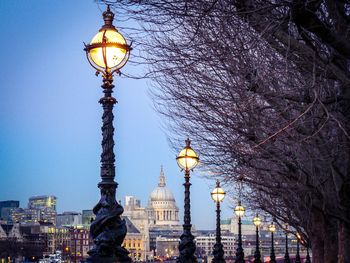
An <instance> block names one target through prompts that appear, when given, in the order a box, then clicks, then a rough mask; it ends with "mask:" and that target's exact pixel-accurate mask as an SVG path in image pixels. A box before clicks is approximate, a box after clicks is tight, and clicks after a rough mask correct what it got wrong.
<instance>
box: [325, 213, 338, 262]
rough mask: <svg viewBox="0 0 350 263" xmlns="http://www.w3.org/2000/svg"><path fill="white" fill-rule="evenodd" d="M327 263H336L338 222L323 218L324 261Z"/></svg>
mask: <svg viewBox="0 0 350 263" xmlns="http://www.w3.org/2000/svg"><path fill="white" fill-rule="evenodd" d="M323 262H325V263H326V262H327V263H337V262H338V222H337V221H335V220H334V219H330V218H324V260H323Z"/></svg>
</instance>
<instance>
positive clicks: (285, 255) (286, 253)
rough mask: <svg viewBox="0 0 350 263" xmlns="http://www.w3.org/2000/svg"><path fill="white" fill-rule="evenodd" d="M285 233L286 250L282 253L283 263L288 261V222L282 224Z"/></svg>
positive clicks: (288, 262)
mask: <svg viewBox="0 0 350 263" xmlns="http://www.w3.org/2000/svg"><path fill="white" fill-rule="evenodd" d="M284 228H285V235H286V252H285V253H284V263H290V258H289V252H288V224H285V225H284Z"/></svg>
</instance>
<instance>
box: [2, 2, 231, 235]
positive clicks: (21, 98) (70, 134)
mask: <svg viewBox="0 0 350 263" xmlns="http://www.w3.org/2000/svg"><path fill="white" fill-rule="evenodd" d="M101 9H102V10H104V6H98V5H97V4H96V3H95V2H94V1H93V0H74V1H69V0H51V1H43V0H35V1H27V0H21V1H20V0H1V1H0V32H1V41H0V50H1V63H0V72H1V73H0V92H1V93H0V182H1V183H0V200H9V199H14V200H20V202H21V206H22V207H24V206H26V205H27V200H28V198H29V197H30V196H32V195H41V194H54V195H56V196H57V197H58V205H57V206H58V211H59V212H63V211H81V210H82V209H91V208H92V207H93V206H94V205H95V204H96V202H97V201H98V199H99V191H98V189H97V183H98V182H99V180H100V179H99V158H100V152H101V147H100V141H101V132H100V127H101V113H102V110H101V106H100V105H99V103H98V100H99V98H100V97H101V96H102V92H101V88H100V85H101V77H96V76H95V75H94V70H93V69H92V68H91V66H90V65H89V63H88V62H87V60H86V57H85V54H84V51H83V41H84V42H89V41H90V40H91V38H92V37H93V36H94V35H95V34H96V33H97V31H98V29H99V28H100V26H101V25H102V24H103V20H102V16H101ZM116 26H117V27H118V25H116ZM121 33H124V34H126V32H123V31H122V32H121ZM128 68H129V69H130V67H128V65H126V66H125V67H124V68H123V71H124V72H126V73H127V72H128ZM130 70H132V69H130ZM149 84H150V83H147V82H146V81H145V80H133V79H126V78H119V77H116V78H115V85H116V88H115V93H114V95H115V97H116V98H117V100H118V101H119V103H118V104H117V105H116V107H115V111H114V113H115V121H114V125H115V129H116V132H115V142H116V146H115V153H116V158H117V162H116V169H117V177H116V180H117V182H118V183H119V188H118V190H117V195H118V199H122V198H123V196H125V195H134V196H136V197H137V198H139V199H141V201H142V204H143V205H146V204H147V199H148V195H149V194H150V192H151V191H152V190H153V188H154V187H155V186H156V185H157V182H158V175H159V170H160V166H161V165H163V166H164V170H165V175H166V180H167V185H168V187H169V188H171V190H172V191H173V193H174V195H175V198H176V200H177V204H178V206H179V208H180V210H181V214H182V211H183V186H182V183H183V175H182V173H181V172H180V171H179V168H178V166H177V164H176V161H175V157H176V152H174V151H173V150H172V149H171V148H170V146H169V145H168V143H167V137H166V134H165V133H164V132H163V130H162V128H161V127H162V125H163V124H162V118H161V117H160V116H159V115H158V114H157V113H156V112H155V111H154V110H153V108H152V100H151V98H150V96H149V95H148V90H149V89H151V88H152V87H151V85H149ZM184 139H185V138H184ZM195 147H196V142H193V148H195ZM179 150H180V149H179ZM191 182H192V184H193V185H192V189H191V205H192V207H191V209H192V210H191V211H192V222H193V224H195V225H196V227H197V228H199V229H213V228H214V227H215V214H214V211H215V205H214V203H213V202H212V201H211V198H210V191H211V190H212V188H213V187H214V181H208V180H205V179H203V178H201V176H200V174H199V173H198V172H194V173H193V175H192V178H191ZM231 214H232V212H231V209H230V208H229V204H228V202H227V201H226V202H224V204H223V217H229V216H231Z"/></svg>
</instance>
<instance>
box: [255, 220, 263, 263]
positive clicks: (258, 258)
mask: <svg viewBox="0 0 350 263" xmlns="http://www.w3.org/2000/svg"><path fill="white" fill-rule="evenodd" d="M253 223H254V225H255V227H256V246H255V253H254V261H253V262H254V263H262V261H261V254H260V248H259V226H260V225H261V219H260V217H259V215H258V214H257V215H256V216H255V217H254V219H253Z"/></svg>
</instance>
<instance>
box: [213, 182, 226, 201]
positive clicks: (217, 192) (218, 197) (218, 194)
mask: <svg viewBox="0 0 350 263" xmlns="http://www.w3.org/2000/svg"><path fill="white" fill-rule="evenodd" d="M225 195H226V193H225V191H224V190H223V189H222V188H221V187H220V182H219V181H217V182H216V188H215V189H214V190H213V191H212V192H211V198H212V199H213V200H214V201H215V202H216V203H218V202H222V201H223V200H224V198H225Z"/></svg>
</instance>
